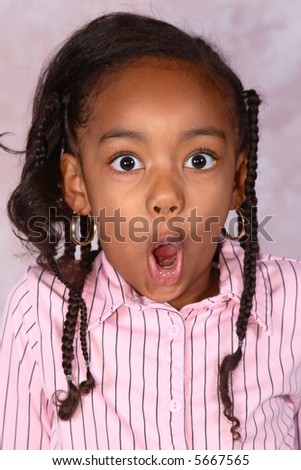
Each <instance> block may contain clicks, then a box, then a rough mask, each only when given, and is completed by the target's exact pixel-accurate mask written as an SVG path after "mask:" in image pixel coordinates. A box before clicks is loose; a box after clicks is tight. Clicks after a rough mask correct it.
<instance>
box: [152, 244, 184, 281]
mask: <svg viewBox="0 0 301 470" xmlns="http://www.w3.org/2000/svg"><path fill="white" fill-rule="evenodd" d="M148 264H149V271H150V275H151V278H152V280H153V281H154V282H155V283H156V284H158V285H161V286H172V285H174V284H176V283H177V282H178V281H179V280H180V277H181V274H182V266H183V249H182V247H181V246H177V258H176V260H175V262H174V263H173V264H172V266H170V267H169V268H162V267H161V266H159V265H158V264H157V262H156V259H155V257H154V255H153V254H152V253H150V255H149V263H148Z"/></svg>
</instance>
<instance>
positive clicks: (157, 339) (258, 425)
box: [0, 241, 301, 450]
mask: <svg viewBox="0 0 301 470" xmlns="http://www.w3.org/2000/svg"><path fill="white" fill-rule="evenodd" d="M242 260H243V251H242V249H241V248H240V247H239V246H237V245H234V244H233V243H230V242H228V241H225V242H224V243H223V247H222V250H221V254H220V262H219V264H220V294H219V295H218V296H216V297H213V298H208V299H206V300H203V301H201V302H198V303H195V304H191V305H187V306H185V307H183V308H182V309H181V310H180V311H178V310H176V309H175V308H173V307H171V306H170V305H169V304H167V303H155V302H153V301H150V300H149V299H146V298H141V297H139V296H138V295H137V293H136V292H134V290H133V289H132V288H131V286H130V285H128V284H127V283H126V282H125V281H124V280H123V279H121V277H120V276H119V275H118V273H117V272H116V271H115V270H114V269H113V268H112V266H110V264H109V263H108V261H107V259H106V258H105V256H104V254H103V253H101V254H100V255H99V256H98V257H97V259H96V261H95V265H94V270H93V273H92V275H91V276H90V278H89V280H88V281H87V283H86V286H85V291H84V297H85V299H86V302H87V306H88V312H89V327H88V337H89V344H90V352H91V370H92V373H93V375H94V377H95V379H96V383H97V386H96V389H95V390H94V391H93V392H92V393H91V394H89V395H87V396H85V397H83V399H82V402H81V405H80V407H79V409H78V410H77V412H76V414H75V415H74V417H73V418H72V419H71V420H70V421H67V422H65V421H61V420H59V419H58V417H57V414H56V409H55V406H54V405H53V402H52V396H53V394H54V392H55V390H59V389H62V390H66V380H65V377H64V374H63V371H62V367H61V335H62V327H63V321H64V315H65V312H66V299H67V291H66V288H65V287H64V285H63V284H61V282H59V281H58V280H57V279H56V278H55V277H54V276H53V275H51V274H50V273H49V272H47V271H45V270H42V269H41V268H40V267H32V268H30V269H29V270H28V272H27V273H26V275H25V276H24V278H23V279H22V280H21V281H20V282H19V283H18V284H17V286H16V287H15V288H14V290H13V292H12V294H11V297H10V299H9V302H8V308H7V316H6V318H5V320H4V324H3V344H2V351H1V386H0V388H1V390H0V426H1V427H0V432H1V439H2V441H3V443H2V445H3V448H4V449H111V450H112V449H152V450H154V449H298V448H299V449H300V440H301V439H300V429H301V347H300V341H301V310H300V309H301V298H300V293H299V285H300V280H301V263H299V262H296V261H293V260H287V259H283V258H275V257H270V256H263V255H262V256H261V257H260V259H259V261H258V270H257V290H256V298H255V301H254V308H253V311H252V315H251V318H250V322H249V326H248V331H247V337H246V340H245V343H244V349H243V358H242V360H241V362H240V364H239V366H238V369H237V370H236V371H235V374H234V378H233V382H232V384H231V390H232V395H233V396H234V398H235V414H236V415H237V416H238V417H239V419H240V421H241V434H242V440H241V441H240V442H235V443H234V442H233V440H232V436H231V433H230V430H229V429H230V426H229V423H228V421H227V420H226V418H225V417H224V416H223V408H222V404H221V401H220V398H219V395H218V392H217V370H218V363H219V362H220V361H221V359H222V358H223V357H224V355H225V354H227V353H229V352H230V351H233V350H235V349H236V347H237V337H236V334H235V321H236V318H237V315H238V311H239V302H240V295H241V291H242ZM73 375H74V377H75V378H76V380H82V379H84V375H85V366H84V363H83V359H82V355H81V352H80V345H79V339H78V336H76V339H75V362H74V370H73Z"/></svg>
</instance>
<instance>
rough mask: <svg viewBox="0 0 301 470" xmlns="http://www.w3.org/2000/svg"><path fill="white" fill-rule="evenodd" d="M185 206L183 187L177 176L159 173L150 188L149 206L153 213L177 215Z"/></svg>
mask: <svg viewBox="0 0 301 470" xmlns="http://www.w3.org/2000/svg"><path fill="white" fill-rule="evenodd" d="M183 206H184V195H183V188H182V186H181V183H180V181H179V180H178V179H177V178H176V177H174V176H173V177H171V176H169V175H162V174H161V175H160V174H158V175H157V176H156V177H155V178H154V182H153V184H152V185H151V187H150V188H149V197H148V198H147V207H148V210H149V212H150V213H151V214H152V215H155V216H157V215H158V214H160V215H163V216H169V215H176V214H179V213H180V212H181V210H182V209H183Z"/></svg>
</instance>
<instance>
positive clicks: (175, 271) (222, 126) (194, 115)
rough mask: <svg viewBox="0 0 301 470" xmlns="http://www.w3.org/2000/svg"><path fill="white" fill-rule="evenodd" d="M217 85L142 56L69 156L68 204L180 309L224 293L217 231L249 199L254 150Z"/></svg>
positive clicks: (114, 82)
mask: <svg viewBox="0 0 301 470" xmlns="http://www.w3.org/2000/svg"><path fill="white" fill-rule="evenodd" d="M217 90H218V89H217V87H214V85H212V82H211V84H210V82H209V81H208V77H207V79H204V78H202V73H201V71H200V69H198V68H196V67H193V66H192V65H187V64H184V63H181V62H176V61H171V60H164V59H150V58H148V59H140V60H137V61H136V63H135V64H134V65H132V64H131V65H130V66H129V67H125V68H123V69H121V70H119V71H118V72H115V73H113V74H112V75H110V76H109V77H108V78H107V79H106V81H105V82H102V84H101V86H99V89H97V90H95V93H94V94H93V97H92V99H93V101H91V102H92V103H93V111H92V115H91V118H90V121H89V124H88V126H87V127H86V128H84V129H81V130H80V131H79V145H80V149H81V152H80V153H81V156H80V158H79V157H76V156H73V155H70V154H64V155H63V156H62V159H61V170H62V174H63V188H64V194H65V199H66V202H67V203H68V204H69V206H70V207H72V208H73V210H75V211H76V212H78V213H80V214H88V213H89V214H92V215H94V216H95V217H97V225H98V231H99V235H100V239H101V245H102V248H103V250H104V252H105V254H106V256H107V258H108V260H109V261H110V262H111V264H112V265H113V266H114V267H115V268H116V270H117V271H118V272H119V273H120V274H121V275H122V277H123V278H124V279H125V280H126V281H127V282H128V283H130V284H131V285H132V286H133V287H134V288H135V289H136V291H137V292H138V293H139V294H141V295H143V296H147V297H148V298H150V299H153V300H155V301H160V302H169V303H170V304H172V305H173V306H175V307H176V308H178V309H180V308H181V307H182V306H184V305H186V304H188V303H192V302H196V301H198V300H201V299H202V298H205V297H208V296H209V295H214V294H216V293H217V292H218V277H217V276H216V272H215V271H214V270H213V269H212V266H211V265H212V258H213V256H214V252H215V250H216V244H217V237H218V235H219V233H220V230H221V227H223V225H224V222H225V219H226V217H227V214H228V211H229V209H233V208H235V207H237V206H239V205H240V204H241V202H242V200H243V186H244V179H245V155H243V154H240V155H237V152H236V148H237V142H236V132H235V125H234V123H233V121H232V119H231V117H230V114H229V109H228V108H227V104H226V102H225V101H226V100H225V99H223V98H222V96H221V93H220V92H219V91H217Z"/></svg>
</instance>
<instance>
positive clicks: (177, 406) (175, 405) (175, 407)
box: [169, 399, 182, 413]
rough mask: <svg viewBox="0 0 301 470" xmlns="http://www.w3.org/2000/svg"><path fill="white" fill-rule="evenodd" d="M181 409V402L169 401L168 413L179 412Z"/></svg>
mask: <svg viewBox="0 0 301 470" xmlns="http://www.w3.org/2000/svg"><path fill="white" fill-rule="evenodd" d="M181 409H182V402H181V400H176V399H174V400H170V402H169V411H170V412H171V413H177V412H178V411H181Z"/></svg>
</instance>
